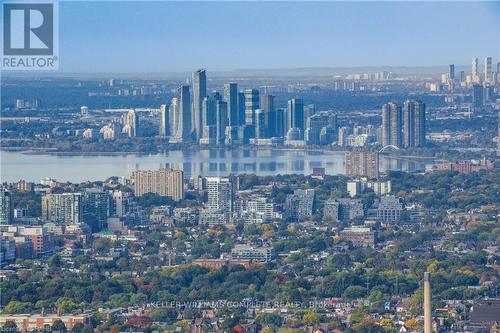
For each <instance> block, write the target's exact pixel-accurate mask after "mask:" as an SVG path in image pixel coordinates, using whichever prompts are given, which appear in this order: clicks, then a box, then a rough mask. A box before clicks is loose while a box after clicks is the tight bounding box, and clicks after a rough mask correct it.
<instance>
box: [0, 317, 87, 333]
mask: <svg viewBox="0 0 500 333" xmlns="http://www.w3.org/2000/svg"><path fill="white" fill-rule="evenodd" d="M58 320H60V321H62V322H63V323H64V325H66V328H67V329H68V330H71V329H73V326H75V325H76V324H78V323H80V324H83V325H88V324H91V320H92V315H90V314H78V315H57V314H47V315H44V314H43V313H42V314H12V315H8V314H1V315H0V326H4V325H5V323H7V322H14V323H15V324H16V326H17V328H18V329H20V330H22V331H23V332H27V331H35V330H43V329H45V328H46V327H47V326H52V325H53V324H54V323H55V322H56V321H58Z"/></svg>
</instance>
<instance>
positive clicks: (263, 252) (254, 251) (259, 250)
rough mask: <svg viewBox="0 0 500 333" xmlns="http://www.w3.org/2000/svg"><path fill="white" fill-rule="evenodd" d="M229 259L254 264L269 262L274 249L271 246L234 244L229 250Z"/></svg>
mask: <svg viewBox="0 0 500 333" xmlns="http://www.w3.org/2000/svg"><path fill="white" fill-rule="evenodd" d="M231 257H232V258H233V259H241V260H251V261H255V262H269V261H271V260H272V259H273V257H274V249H273V248H272V247H271V246H260V247H256V246H252V245H247V244H236V245H235V246H234V248H233V249H232V250H231Z"/></svg>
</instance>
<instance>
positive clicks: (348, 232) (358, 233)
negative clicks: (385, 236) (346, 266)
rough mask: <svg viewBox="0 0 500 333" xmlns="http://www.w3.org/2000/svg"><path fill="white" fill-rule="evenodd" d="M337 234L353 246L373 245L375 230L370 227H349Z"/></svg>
mask: <svg viewBox="0 0 500 333" xmlns="http://www.w3.org/2000/svg"><path fill="white" fill-rule="evenodd" d="M339 236H340V237H341V238H342V239H343V240H346V241H349V242H351V243H352V245H353V246H354V247H374V246H375V232H374V231H372V230H371V229H370V228H364V227H356V226H354V227H350V228H345V229H344V230H342V231H340V233H339Z"/></svg>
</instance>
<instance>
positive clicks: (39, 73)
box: [0, 63, 471, 78]
mask: <svg viewBox="0 0 500 333" xmlns="http://www.w3.org/2000/svg"><path fill="white" fill-rule="evenodd" d="M450 65H455V70H457V69H460V68H468V67H470V66H471V65H464V64H460V65H457V64H452V63H450V64H447V65H380V66H377V65H366V66H344V67H328V66H302V67H269V68H236V69H226V70H220V69H219V70H217V69H215V70H210V67H203V66H198V67H193V69H192V70H182V71H164V72H150V71H144V72H136V71H132V72H116V71H114V72H75V71H60V70H58V71H2V73H1V76H0V78H1V77H2V76H3V77H33V76H35V77H37V76H43V77H60V76H66V77H89V76H135V77H137V76H141V75H152V76H155V77H159V76H176V77H177V76H185V75H189V74H191V73H192V72H194V71H196V70H198V69H205V70H206V71H207V72H209V73H214V74H216V75H217V74H219V75H230V74H239V75H241V74H245V73H247V74H254V75H255V74H262V73H259V72H263V71H266V72H268V71H273V72H284V71H302V72H303V73H288V74H285V73H281V74H282V75H283V76H304V75H315V76H331V75H342V74H344V75H345V74H364V73H359V72H353V71H355V70H358V71H361V70H363V71H369V70H372V71H381V70H391V69H399V70H404V73H402V74H439V73H442V72H443V70H444V69H446V68H448V66H450ZM412 69H413V70H417V69H418V72H409V71H408V70H412ZM324 70H328V71H330V73H309V74H307V73H304V72H307V71H311V72H313V71H324ZM425 70H433V71H432V72H424V71H425ZM333 71H339V72H342V73H333ZM272 74H276V73H267V75H266V76H269V75H272ZM297 74H299V75H297Z"/></svg>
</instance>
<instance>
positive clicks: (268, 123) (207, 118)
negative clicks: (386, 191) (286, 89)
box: [159, 69, 319, 145]
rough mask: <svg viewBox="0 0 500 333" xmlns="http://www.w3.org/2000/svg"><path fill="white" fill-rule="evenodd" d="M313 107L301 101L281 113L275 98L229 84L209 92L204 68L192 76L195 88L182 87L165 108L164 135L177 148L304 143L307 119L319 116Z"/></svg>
mask: <svg viewBox="0 0 500 333" xmlns="http://www.w3.org/2000/svg"><path fill="white" fill-rule="evenodd" d="M191 89H192V91H191ZM261 102H262V105H261ZM311 108H312V109H313V107H311V106H306V107H305V106H304V102H303V100H302V99H292V100H290V101H288V107H287V108H276V107H275V101H274V96H273V95H264V96H262V99H261V96H260V94H259V90H258V89H245V90H244V91H240V90H238V85H237V84H236V83H234V82H231V83H227V84H225V85H224V87H223V92H222V93H220V92H218V91H213V92H212V93H208V92H207V77H206V71H205V70H204V69H200V70H197V71H195V72H194V73H193V75H192V87H191V86H189V85H182V86H181V87H179V89H178V92H177V96H176V97H174V98H173V99H172V100H171V103H170V106H169V107H167V106H166V105H163V106H162V107H161V109H160V113H161V117H160V118H161V121H160V130H159V133H160V135H162V136H168V137H169V140H170V141H171V142H173V143H199V144H204V145H230V144H233V143H240V144H248V143H250V140H252V139H271V138H284V137H286V138H288V139H289V140H304V135H305V130H306V121H307V117H308V116H311V115H313V114H314V110H311ZM318 136H319V133H318ZM318 140H319V139H318Z"/></svg>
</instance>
